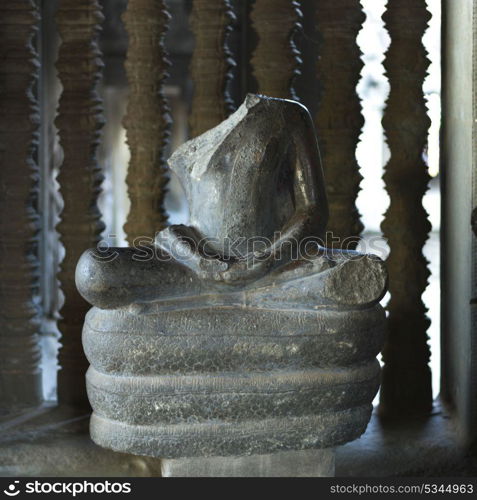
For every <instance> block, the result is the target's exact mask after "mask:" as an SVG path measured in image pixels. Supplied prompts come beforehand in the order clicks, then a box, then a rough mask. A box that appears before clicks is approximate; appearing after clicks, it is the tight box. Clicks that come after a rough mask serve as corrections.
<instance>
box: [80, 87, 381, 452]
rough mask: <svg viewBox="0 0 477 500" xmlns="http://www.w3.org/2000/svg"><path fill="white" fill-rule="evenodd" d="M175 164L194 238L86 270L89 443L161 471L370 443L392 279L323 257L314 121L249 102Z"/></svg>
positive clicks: (108, 254)
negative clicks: (169, 463) (172, 460)
mask: <svg viewBox="0 0 477 500" xmlns="http://www.w3.org/2000/svg"><path fill="white" fill-rule="evenodd" d="M169 165H170V168H171V169H172V170H173V171H174V172H175V173H176V174H177V176H178V177H179V179H180V180H181V182H182V185H183V187H184V191H185V193H186V197H187V200H188V202H189V210H190V221H189V224H188V225H187V226H185V225H173V226H169V227H167V228H166V229H164V230H162V231H160V232H159V233H158V234H157V235H156V238H155V241H154V243H153V244H152V245H145V246H142V245H139V244H138V245H136V246H135V247H132V248H109V249H108V250H106V251H98V250H97V249H92V250H89V251H87V252H85V253H84V255H83V256H82V257H81V259H80V261H79V263H78V267H77V271H76V282H77V286H78V290H79V291H80V293H81V294H82V295H83V297H84V298H85V299H86V300H87V301H89V302H90V303H91V304H93V306H95V307H93V308H92V309H91V311H90V312H89V313H88V315H87V317H86V320H85V326H84V330H83V345H84V348H85V352H86V355H87V357H88V359H89V361H90V363H91V367H90V369H89V371H88V375H87V386H88V395H89V398H90V402H91V405H92V407H93V410H94V412H93V416H92V420H91V435H92V438H93V440H94V441H96V442H97V443H98V444H100V445H103V446H106V447H108V448H112V449H115V450H119V451H125V452H131V453H137V454H142V455H151V456H158V457H163V458H164V457H196V456H201V457H203V456H227V455H235V456H240V455H249V454H263V453H274V452H276V451H284V450H304V449H320V448H329V447H334V446H336V445H337V444H340V443H343V442H346V441H349V440H351V439H354V438H356V437H358V436H359V435H360V434H361V433H362V432H363V431H364V429H365V427H366V425H367V422H368V420H369V417H370V412H371V402H372V400H373V397H374V395H375V394H376V391H377V389H378V386H379V372H380V368H379V363H378V362H377V361H376V359H375V356H376V354H377V353H378V352H379V351H380V348H381V345H382V341H383V331H384V328H383V324H384V323H383V322H384V311H383V309H382V307H381V306H380V305H379V303H378V302H379V300H380V299H381V298H382V296H383V295H384V293H385V290H386V271H385V269H384V264H383V263H382V261H381V260H380V259H378V258H377V257H374V256H372V255H364V254H360V253H357V252H352V251H349V252H347V251H333V250H330V249H326V248H323V246H321V245H320V244H319V240H320V238H322V237H323V234H324V231H325V229H326V223H327V216H328V208H327V201H326V195H325V184H324V179H323V174H322V170H321V165H320V155H319V150H318V145H317V139H316V135H315V131H314V127H313V123H312V120H311V118H310V116H309V113H308V111H307V110H306V108H304V107H303V106H302V105H300V104H298V103H296V102H293V101H288V100H283V99H273V98H269V97H265V96H259V95H248V96H247V98H246V99H245V102H244V103H243V104H242V105H241V106H240V108H239V109H238V110H237V111H236V112H235V113H233V114H232V115H231V116H230V117H229V118H228V119H227V120H225V121H224V122H223V123H221V124H220V125H218V126H217V127H215V128H213V129H211V130H209V131H208V132H206V133H204V134H202V135H201V136H199V137H197V138H195V139H193V140H191V141H188V142H187V143H185V144H184V145H183V146H181V147H180V148H178V149H177V150H176V152H175V153H174V154H173V155H172V156H171V158H170V160H169Z"/></svg>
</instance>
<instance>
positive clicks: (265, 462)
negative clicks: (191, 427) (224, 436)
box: [161, 448, 335, 477]
mask: <svg viewBox="0 0 477 500" xmlns="http://www.w3.org/2000/svg"><path fill="white" fill-rule="evenodd" d="M161 465H162V476H163V477H332V476H334V475H335V451H334V449H333V448H325V449H321V450H305V451H285V452H279V453H272V454H269V455H251V456H248V457H199V458H178V459H173V460H169V459H166V460H162V461H161Z"/></svg>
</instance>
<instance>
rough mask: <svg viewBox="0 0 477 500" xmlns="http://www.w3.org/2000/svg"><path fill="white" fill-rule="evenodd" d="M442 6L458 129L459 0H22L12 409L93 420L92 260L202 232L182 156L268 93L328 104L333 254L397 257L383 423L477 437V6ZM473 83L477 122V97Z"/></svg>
mask: <svg viewBox="0 0 477 500" xmlns="http://www.w3.org/2000/svg"><path fill="white" fill-rule="evenodd" d="M457 4H458V5H457ZM442 6H443V12H442V20H443V21H442V22H443V25H442V26H443V29H442V32H443V34H444V36H443V38H442V41H443V44H444V47H443V51H442V53H443V56H444V63H443V68H444V76H443V82H444V85H447V87H446V88H447V90H445V91H444V93H443V94H444V104H443V108H444V112H443V115H442V116H443V118H444V121H443V123H444V125H443V132H442V135H441V141H439V128H440V121H441V112H440V78H441V75H440V66H441V65H440V54H441V53H440V50H441V47H440V43H441V37H440V32H439V31H440V27H441V26H440V19H441V2H440V0H316V1H315V0H300V1H298V0H297V1H294V0H273V1H272V0H129V1H127V0H87V1H85V0H36V1H34V0H4V1H3V2H2V4H1V6H0V37H1V39H2V43H0V51H1V52H2V60H3V61H4V62H3V64H2V66H1V69H0V78H1V82H2V86H1V92H0V102H1V105H2V121H1V123H0V140H1V150H0V154H1V157H0V158H1V161H2V168H1V171H0V179H1V183H2V186H3V187H2V189H3V195H2V198H1V199H0V204H1V205H2V206H1V210H0V211H1V213H2V221H1V224H2V232H1V234H0V238H1V239H2V245H0V252H1V262H0V265H1V270H2V271H1V272H2V275H1V278H2V279H1V280H0V293H1V297H2V301H1V306H0V307H1V308H2V315H1V317H0V322H1V329H0V341H1V344H0V353H1V356H0V358H1V359H0V388H1V393H0V395H1V397H2V408H1V410H0V415H4V416H5V418H7V419H8V418H9V416H11V415H15V414H18V413H21V412H25V411H30V410H31V409H32V408H36V409H38V408H46V407H48V408H51V407H52V406H54V405H55V404H56V405H57V407H58V408H68V411H72V412H73V413H74V414H75V415H86V414H87V413H88V410H89V408H88V403H87V398H86V391H85V382H84V373H85V371H86V368H87V362H86V360H85V357H84V354H83V350H82V347H81V338H80V337H81V329H82V324H83V320H84V315H85V313H86V312H87V310H88V308H89V305H88V304H86V302H85V301H84V300H83V299H82V298H81V297H80V296H79V294H78V292H77V291H76V288H75V285H74V269H75V266H76V262H77V261H78V258H79V256H80V255H81V253H82V252H83V251H84V250H85V249H86V248H88V247H92V246H93V247H94V246H95V245H98V244H99V245H102V244H104V245H106V244H109V245H125V244H126V241H127V242H128V243H129V244H132V242H133V241H134V239H135V238H136V237H138V236H141V237H150V238H153V237H154V234H155V233H156V232H157V231H158V230H160V229H162V228H163V227H165V226H166V225H167V224H168V223H180V222H185V221H186V219H187V206H186V205H185V201H184V195H183V193H182V192H181V189H180V186H179V183H178V181H177V179H175V178H174V176H172V175H171V173H170V172H169V171H168V169H167V165H166V158H167V157H168V156H169V155H170V154H171V152H172V151H174V150H175V149H176V148H177V147H178V146H179V145H180V144H181V143H183V142H184V141H185V140H187V139H188V138H190V137H195V136H197V135H199V134H201V133H203V132H204V131H206V130H208V129H209V128H211V127H213V126H215V125H217V124H218V123H220V122H221V121H222V120H223V119H224V118H226V117H227V116H228V115H229V114H230V113H231V112H233V111H234V110H235V109H236V108H237V106H238V105H239V104H240V103H241V102H242V100H243V97H244V96H245V95H246V94H247V93H248V92H258V93H263V94H265V95H269V96H273V97H281V98H288V99H295V100H298V101H300V102H301V103H303V104H304V105H305V106H307V107H308V109H309V110H310V113H311V115H312V117H313V121H314V124H315V128H316V131H317V134H318V139H319V141H320V147H321V155H322V161H323V168H324V173H325V177H326V184H327V190H328V192H327V195H328V199H329V205H330V223H329V228H328V231H329V232H330V233H331V234H332V235H333V236H334V237H338V238H339V239H338V240H335V239H333V240H332V244H333V245H335V246H338V247H341V248H346V249H358V250H360V251H369V252H371V253H378V254H379V255H380V256H381V257H383V258H385V259H386V263H387V267H388V270H389V294H388V295H387V296H386V297H385V299H384V300H385V303H386V307H387V330H388V331H387V339H386V345H385V348H384V351H383V359H382V364H383V377H382V387H381V393H380V400H379V404H378V405H377V406H378V407H377V408H376V410H375V413H376V415H379V417H380V418H381V419H382V421H383V422H384V424H383V425H384V432H386V426H385V422H386V421H388V420H393V421H397V422H399V423H404V424H405V423H406V422H409V421H411V420H412V419H413V418H415V417H424V418H431V417H430V416H431V414H432V411H433V408H440V407H441V404H442V402H443V403H445V404H446V405H447V406H446V408H448V409H447V410H446V411H449V412H450V413H451V414H452V415H453V416H455V421H456V422H457V423H458V425H459V426H460V430H461V432H460V436H461V438H462V439H463V441H465V442H467V443H470V442H472V440H473V439H474V438H475V435H474V431H473V430H472V428H475V427H476V426H475V423H476V416H477V404H476V400H477V399H476V398H477V396H476V390H475V374H476V369H477V362H476V361H477V360H476V356H475V352H477V351H476V350H475V341H474V340H473V337H475V331H474V325H473V312H472V311H473V306H474V305H475V299H474V298H473V297H474V296H475V293H474V289H473V287H475V282H476V280H475V279H474V278H475V276H474V275H475V269H477V268H476V267H475V263H474V260H473V255H474V250H475V249H474V246H475V241H474V236H472V233H471V231H470V229H471V225H470V224H471V213H470V211H469V210H470V209H473V206H472V202H473V201H474V195H475V193H474V191H472V192H470V191H469V192H468V191H465V190H466V189H468V190H470V189H475V186H474V184H475V183H474V184H473V182H474V180H473V177H472V176H470V174H471V173H470V172H467V171H465V169H464V168H463V167H462V166H461V165H462V162H465V161H467V162H468V163H469V164H471V165H473V169H475V168H476V165H475V163H473V162H475V159H476V158H475V157H474V156H472V154H473V153H474V152H475V151H474V149H475V146H472V136H471V135H468V134H469V133H467V135H465V136H462V137H461V138H460V139H459V140H460V141H462V144H461V146H462V149H461V150H460V151H457V149H456V148H454V147H453V146H452V144H453V141H455V140H456V137H457V135H458V133H459V131H461V130H463V129H464V128H465V126H466V125H469V123H470V122H469V121H465V119H466V117H464V118H462V117H459V116H457V111H456V108H457V107H458V100H459V96H458V90H459V89H457V90H456V89H455V88H454V85H455V83H454V79H455V78H456V75H457V74H458V72H457V69H456V67H460V66H458V65H459V64H461V65H462V64H468V65H469V66H470V68H472V67H473V66H472V61H471V57H472V54H471V53H469V52H466V51H465V50H464V51H462V53H461V54H460V56H457V55H456V53H455V52H454V51H453V50H452V48H453V47H454V45H453V44H455V45H457V44H461V45H460V46H465V45H466V44H469V39H471V40H474V39H475V37H476V34H475V33H477V26H476V25H474V24H473V21H472V19H475V17H473V11H472V8H473V9H475V8H476V7H475V6H474V7H473V6H472V2H471V1H468V0H444V1H443V3H442ZM459 8H460V10H459ZM465 14H467V15H468V19H467V21H466V22H467V24H466V25H465V26H466V28H465V29H462V30H461V29H460V28H459V23H460V22H463V19H464V15H465ZM449 33H452V34H453V35H456V36H455V39H452V40H451V37H450V36H449V35H448V34H449ZM446 44H447V45H446ZM469 45H470V44H469ZM469 50H470V49H469ZM459 57H460V58H461V59H462V60H460V59H458V58H459ZM474 64H475V63H474ZM469 71H470V70H469ZM468 78H469V79H470V81H471V82H472V81H473V80H472V78H474V80H475V76H472V72H470V73H469V74H468ZM461 85H462V88H461V89H460V91H461V94H462V95H465V96H467V98H468V99H469V103H467V106H468V108H469V109H468V112H469V113H471V116H470V118H468V120H470V121H472V118H473V115H472V112H473V108H472V102H473V101H472V99H471V97H469V96H470V95H471V94H469V92H471V90H472V89H471V90H469V88H467V87H465V86H464V84H463V83H462V84H461ZM474 85H475V82H474ZM446 120H448V121H447V122H446ZM459 120H464V121H463V122H461V121H459ZM12 124H14V125H15V126H12ZM471 126H472V127H475V125H474V122H473V121H472V125H471ZM472 130H473V129H472ZM441 149H442V150H443V152H442V151H441ZM463 151H464V152H468V151H470V152H468V155H467V156H466V157H464V156H465V155H464V152H463ZM440 156H442V161H441V166H442V168H441V170H440V169H439V157H440ZM469 171H470V168H469ZM454 172H455V176H454ZM469 176H470V177H469ZM442 178H443V179H444V180H443V183H444V184H443V190H442V206H443V213H444V223H443V232H442V249H443V258H442V267H440V248H439V231H440V203H441V190H440V189H441V188H440V185H439V184H440V182H441V179H442ZM461 193H462V198H461V199H459V197H460V194H461ZM457 199H459V202H458V203H457V205H458V208H456V206H457V205H455V204H454V201H455V200H457ZM98 207H99V208H98ZM459 210H460V212H459ZM7 213H10V214H12V213H14V214H15V217H16V218H15V219H11V218H10V216H8V215H7ZM462 213H464V214H465V217H467V218H468V224H467V222H465V224H464V223H463V222H462V218H461V217H460V214H462ZM472 215H473V217H474V218H473V219H472V221H473V223H474V226H473V229H474V232H475V233H476V234H477V231H476V230H475V227H477V224H476V223H475V221H476V220H477V217H476V216H475V214H472ZM466 224H467V226H466ZM458 237H460V238H461V239H460V241H461V242H463V243H462V245H463V246H465V249H462V248H459V247H458V246H457V243H456V242H457V239H458ZM336 241H337V243H336ZM327 243H328V244H330V241H328V240H327ZM463 261H465V263H467V264H469V265H470V266H471V269H468V270H467V271H466V269H465V268H463V267H462V266H463ZM441 268H442V272H443V281H440V269H441ZM463 280H464V281H465V280H469V281H465V283H463ZM441 284H442V294H443V297H444V301H443V303H442V308H443V310H442V317H443V322H442V325H441V329H440V330H441V332H440V331H439V325H440V297H439V291H440V286H441ZM462 301H463V302H464V303H465V304H466V309H465V314H464V315H463V316H459V314H458V310H459V307H460V305H459V304H461V303H462ZM469 308H470V309H469ZM456 328H457V329H458V330H459V331H458V333H457V334H455V336H452V335H451V333H450V329H456ZM441 345H442V352H441V350H440V346H441ZM459 356H463V357H464V358H465V367H462V366H461V365H459V363H460V361H459ZM441 365H442V377H441ZM57 366H58V367H59V371H58V374H56V368H57ZM56 380H57V382H56ZM42 387H43V389H42ZM55 388H57V390H55ZM55 392H56V393H57V397H56V396H55ZM439 393H441V394H442V396H443V398H442V401H441V400H440V399H438V396H439ZM55 399H56V401H53V400H55ZM45 405H46V406H45ZM376 418H377V417H376ZM362 439H366V435H365V436H364V437H363V438H362ZM370 473H371V471H370Z"/></svg>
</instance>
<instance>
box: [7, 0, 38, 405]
mask: <svg viewBox="0 0 477 500" xmlns="http://www.w3.org/2000/svg"><path fill="white" fill-rule="evenodd" d="M38 19H39V14H38V9H37V7H36V5H35V3H34V2H33V1H31V0H3V1H2V2H1V3H0V59H1V65H0V107H1V113H0V163H1V166H0V186H1V196H0V271H1V277H2V279H1V280H0V396H1V403H0V407H1V408H2V409H3V410H8V409H10V410H11V409H14V408H15V407H22V406H23V407H25V406H31V405H35V404H38V403H39V402H41V399H42V388H41V372H40V370H39V361H40V352H39V346H38V340H39V339H38V332H39V325H40V318H39V301H38V300H36V299H37V298H38V287H39V281H38V278H39V260H38V231H39V217H38V212H37V203H38V175H39V174H38V165H37V148H38V129H39V116H38V106H37V98H36V92H35V83H36V80H37V78H38V67H39V62H38V55H37V52H36V50H35V48H34V44H33V40H34V36H35V32H36V30H37V27H38V26H37V24H38ZM1 412H2V410H0V413H1Z"/></svg>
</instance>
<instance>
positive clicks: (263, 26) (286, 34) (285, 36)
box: [251, 0, 301, 99]
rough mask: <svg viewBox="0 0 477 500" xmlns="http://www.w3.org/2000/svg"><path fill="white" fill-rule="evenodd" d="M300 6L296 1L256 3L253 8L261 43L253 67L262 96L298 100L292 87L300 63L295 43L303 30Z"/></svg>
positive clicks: (255, 52)
mask: <svg viewBox="0 0 477 500" xmlns="http://www.w3.org/2000/svg"><path fill="white" fill-rule="evenodd" d="M298 6H299V3H298V2H296V1H293V0H256V1H255V3H254V5H253V8H252V13H251V19H252V24H253V27H254V29H255V31H256V33H257V35H258V43H257V47H256V49H255V51H254V54H253V56H252V66H253V74H254V75H255V78H256V79H257V82H258V91H259V93H261V94H264V95H267V96H271V97H282V98H289V99H297V97H296V95H295V92H294V90H293V87H292V85H293V80H294V79H295V77H296V75H298V74H299V73H300V70H299V69H298V67H299V65H300V63H301V59H300V58H299V57H298V56H299V52H298V51H297V49H296V47H295V44H294V43H293V35H294V33H295V31H296V30H297V29H298V28H299V27H300V23H299V20H300V18H301V11H300V9H299V8H298Z"/></svg>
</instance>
